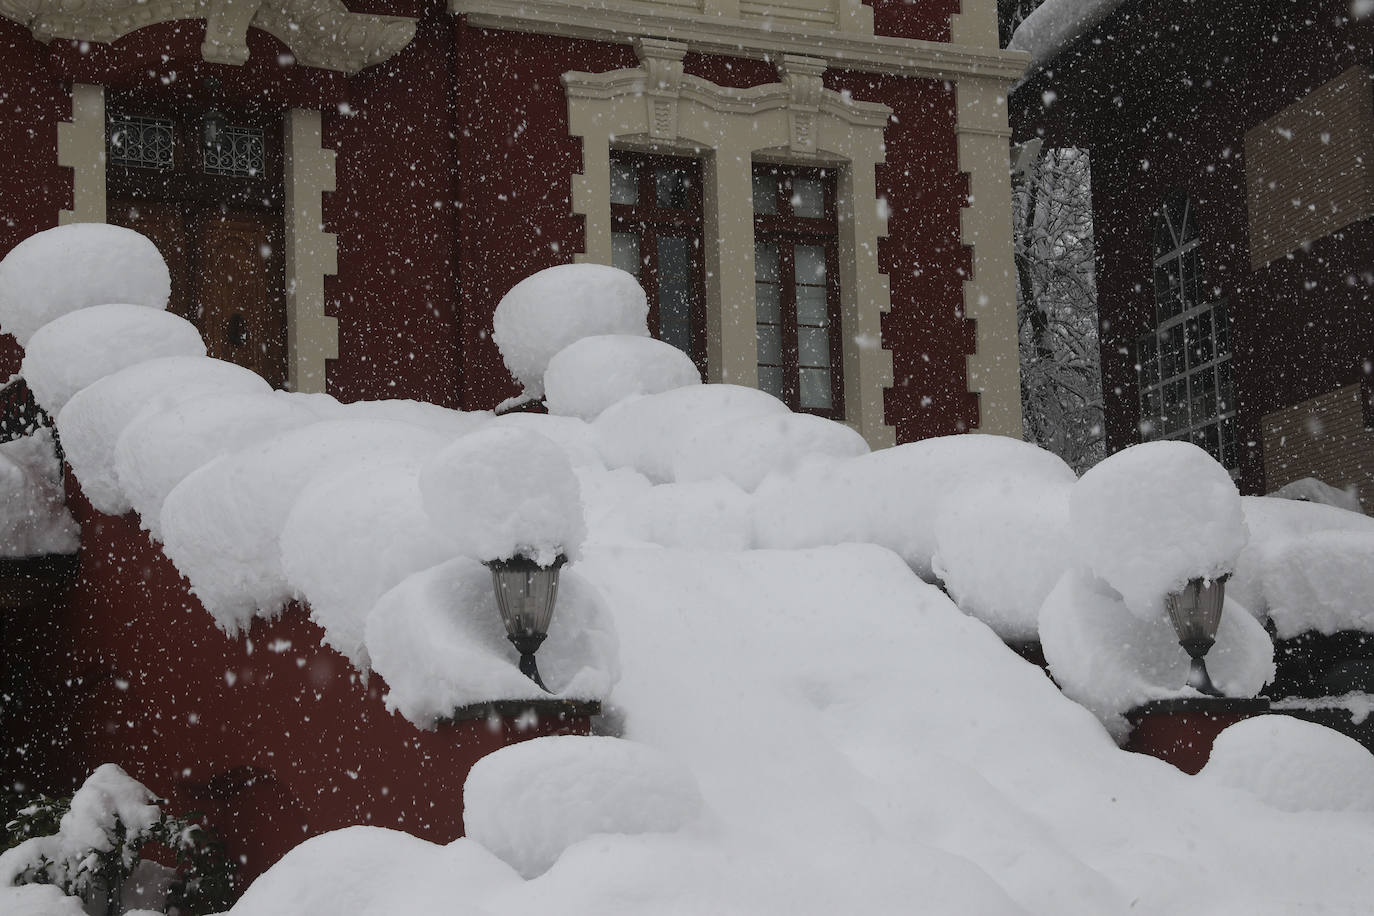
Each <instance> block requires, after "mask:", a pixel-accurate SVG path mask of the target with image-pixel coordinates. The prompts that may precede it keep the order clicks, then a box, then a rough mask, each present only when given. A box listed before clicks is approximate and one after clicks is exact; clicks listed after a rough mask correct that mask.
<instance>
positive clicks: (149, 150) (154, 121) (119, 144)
mask: <svg viewBox="0 0 1374 916" xmlns="http://www.w3.org/2000/svg"><path fill="white" fill-rule="evenodd" d="M108 137H109V142H108V144H107V146H108V152H109V157H110V163H111V164H112V165H122V166H132V167H133V168H139V169H170V168H172V166H173V165H174V163H175V156H176V131H175V130H174V125H173V124H172V122H171V121H170V120H169V119H167V118H148V117H143V116H141V115H116V116H114V117H112V118H110V124H109V129H108Z"/></svg>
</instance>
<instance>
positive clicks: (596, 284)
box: [491, 264, 649, 398]
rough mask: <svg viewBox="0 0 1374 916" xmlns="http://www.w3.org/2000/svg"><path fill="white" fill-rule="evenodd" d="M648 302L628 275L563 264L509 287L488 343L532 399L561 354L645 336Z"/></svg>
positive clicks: (600, 266)
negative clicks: (603, 339)
mask: <svg viewBox="0 0 1374 916" xmlns="http://www.w3.org/2000/svg"><path fill="white" fill-rule="evenodd" d="M648 316H649V306H648V302H647V300H646V299H645V297H644V290H643V289H642V288H641V287H640V285H639V281H638V280H636V279H635V278H634V277H633V276H632V275H631V274H628V273H626V272H625V271H623V270H620V269H618V268H615V267H607V266H605V265H603V264H562V265H560V266H558V267H550V268H547V269H546V270H541V271H539V272H538V273H536V274H532V275H530V276H528V277H526V278H525V279H523V280H521V281H520V282H519V283H517V284H515V286H514V287H512V288H511V291H510V292H508V293H506V295H505V296H503V297H502V298H501V301H500V303H499V304H497V306H496V314H495V315H493V316H492V319H491V327H492V335H491V336H492V339H493V340H494V341H496V346H497V347H498V348H500V350H501V358H502V359H503V360H505V363H506V368H507V369H509V370H510V373H511V375H513V376H515V378H516V379H517V380H518V381H519V382H520V384H521V385H523V386H524V387H525V394H526V395H528V396H530V397H532V398H539V397H542V396H543V394H544V371H545V370H546V369H547V368H548V366H549V360H551V359H552V358H553V357H554V355H555V354H556V353H558V351H559V350H562V349H563V348H564V347H566V346H568V345H569V344H571V343H572V342H574V341H576V340H581V339H582V338H583V337H592V336H595V335H599V334H631V335H637V336H640V337H648V336H649V326H648V324H647V322H648Z"/></svg>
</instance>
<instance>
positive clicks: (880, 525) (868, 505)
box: [755, 435, 1074, 581]
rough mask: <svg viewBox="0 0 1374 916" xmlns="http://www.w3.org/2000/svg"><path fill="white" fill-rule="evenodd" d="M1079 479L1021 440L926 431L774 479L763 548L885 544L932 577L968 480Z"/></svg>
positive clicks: (763, 516) (1032, 485) (761, 531)
mask: <svg viewBox="0 0 1374 916" xmlns="http://www.w3.org/2000/svg"><path fill="white" fill-rule="evenodd" d="M1073 480H1074V474H1073V471H1071V470H1070V469H1069V466H1068V465H1066V464H1065V463H1064V462H1063V461H1062V460H1061V459H1060V458H1058V457H1057V456H1055V455H1053V454H1051V453H1049V452H1047V451H1045V450H1044V449H1041V448H1038V447H1036V446H1034V445H1027V444H1026V443H1024V442H1021V441H1019V440H1016V439H1009V438H1007V437H1005V436H980V435H964V436H944V437H941V438H935V439H925V440H922V441H920V442H909V443H907V444H905V445H898V446H895V447H893V448H885V449H881V450H879V451H876V452H872V453H871V454H867V455H861V456H859V457H858V458H853V459H851V460H848V461H843V462H839V463H836V464H833V465H814V466H803V467H801V468H800V469H799V470H798V471H797V472H796V473H795V474H792V475H790V476H785V477H784V476H775V477H772V478H769V479H768V480H766V481H764V483H763V485H762V486H760V487H759V489H758V494H757V495H758V502H757V505H756V508H755V532H756V535H757V537H758V545H759V546H761V547H773V548H780V549H793V548H797V547H813V546H819V545H823V544H841V543H845V542H849V541H858V542H864V543H870V544H880V545H882V546H883V547H886V548H888V549H889V550H892V551H894V552H895V553H897V554H898V555H899V556H901V557H902V559H904V560H906V562H907V563H908V565H910V566H911V568H912V569H913V570H914V571H915V572H916V574H917V575H919V576H921V578H923V579H926V580H927V581H931V580H933V579H934V578H935V576H934V572H933V566H932V562H933V558H934V555H935V552H936V549H937V541H936V521H937V520H938V519H939V518H940V516H941V514H942V513H943V511H944V509H945V506H946V505H949V504H950V503H951V500H952V499H953V497H954V495H955V494H957V493H959V492H960V491H961V490H962V489H963V487H964V486H965V485H966V484H969V483H973V484H982V483H989V484H990V483H992V482H994V481H997V482H1001V484H999V485H1002V484H1004V485H1006V486H1008V487H1011V488H1013V489H1019V490H1024V491H1026V492H1032V491H1034V490H1036V489H1039V488H1043V487H1048V486H1053V485H1055V484H1060V485H1066V484H1069V483H1072V482H1073ZM984 559H985V560H986V561H987V564H988V565H991V564H995V563H997V562H998V560H997V558H996V557H995V556H992V555H990V554H984Z"/></svg>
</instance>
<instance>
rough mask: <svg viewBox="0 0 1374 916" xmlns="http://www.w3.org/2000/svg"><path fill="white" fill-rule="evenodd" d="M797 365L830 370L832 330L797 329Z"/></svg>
mask: <svg viewBox="0 0 1374 916" xmlns="http://www.w3.org/2000/svg"><path fill="white" fill-rule="evenodd" d="M797 365H799V366H811V367H814V368H829V366H830V330H829V329H828V328H808V327H799V328H797Z"/></svg>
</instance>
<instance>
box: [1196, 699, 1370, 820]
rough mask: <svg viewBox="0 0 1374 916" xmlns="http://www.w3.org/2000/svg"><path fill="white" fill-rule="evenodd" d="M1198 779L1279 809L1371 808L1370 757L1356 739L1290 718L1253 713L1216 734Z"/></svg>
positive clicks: (1343, 809)
mask: <svg viewBox="0 0 1374 916" xmlns="http://www.w3.org/2000/svg"><path fill="white" fill-rule="evenodd" d="M1197 778H1198V779H1200V780H1205V781H1207V782H1211V783H1214V784H1216V785H1221V786H1228V787H1230V788H1233V789H1240V790H1241V791H1243V792H1249V793H1250V794H1251V795H1254V796H1255V797H1256V798H1258V799H1260V800H1261V801H1263V802H1265V803H1266V804H1268V805H1271V806H1273V807H1275V808H1278V809H1279V810H1280V811H1359V812H1364V813H1368V812H1374V757H1371V756H1370V754H1369V751H1367V750H1365V749H1364V748H1363V747H1361V746H1360V744H1359V743H1358V742H1357V741H1355V739H1353V738H1350V737H1347V736H1346V735H1343V734H1341V733H1340V732H1338V731H1334V730H1333V729H1330V728H1327V727H1326V726H1324V725H1317V724H1316V723H1314V722H1304V721H1303V720H1301V719H1295V718H1293V717H1292V716H1279V715H1272V716H1256V717H1255V718H1253V719H1246V720H1245V721H1244V722H1238V723H1236V724H1235V725H1232V726H1230V727H1229V728H1227V729H1226V730H1225V731H1223V732H1222V733H1221V734H1220V735H1218V736H1217V740H1216V743H1214V744H1213V745H1212V753H1211V756H1210V757H1209V758H1208V760H1207V765H1206V766H1204V767H1203V768H1202V771H1201V772H1200V773H1198V775H1197Z"/></svg>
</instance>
